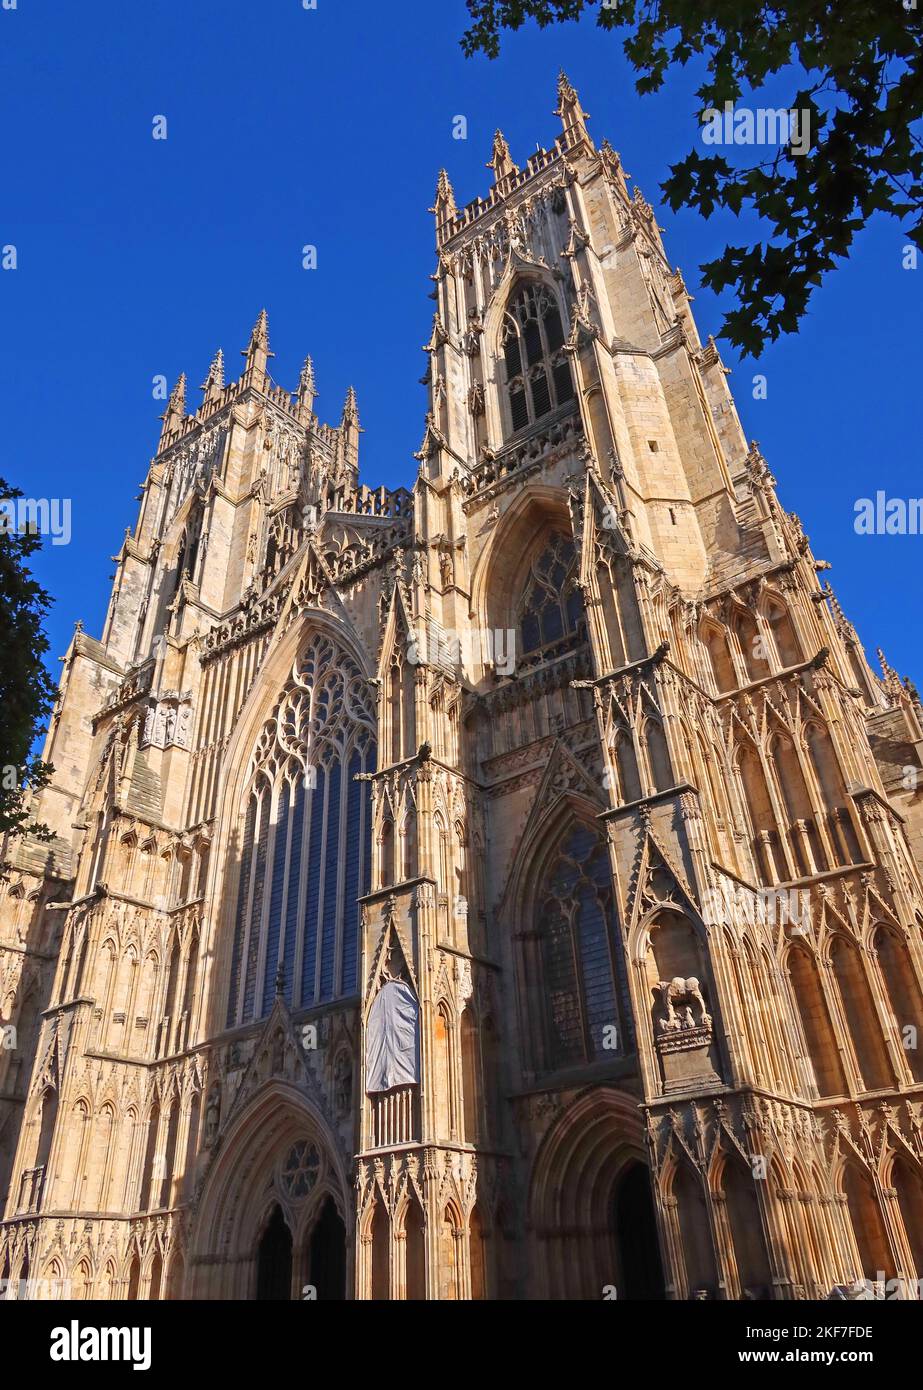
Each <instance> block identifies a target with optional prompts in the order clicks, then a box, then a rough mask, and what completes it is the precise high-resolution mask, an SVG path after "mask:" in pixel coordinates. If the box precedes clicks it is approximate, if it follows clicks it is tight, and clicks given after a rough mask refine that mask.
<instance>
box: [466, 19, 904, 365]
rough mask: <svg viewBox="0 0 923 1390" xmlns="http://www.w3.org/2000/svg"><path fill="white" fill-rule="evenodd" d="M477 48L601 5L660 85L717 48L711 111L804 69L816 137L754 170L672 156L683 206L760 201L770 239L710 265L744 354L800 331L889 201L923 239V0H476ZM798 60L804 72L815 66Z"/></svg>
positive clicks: (706, 93) (609, 26) (667, 189)
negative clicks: (731, 301) (729, 293)
mask: <svg viewBox="0 0 923 1390" xmlns="http://www.w3.org/2000/svg"><path fill="white" fill-rule="evenodd" d="M467 3H468V10H469V12H470V14H471V19H472V24H471V27H470V28H469V29H468V31H467V32H466V33H465V35H464V37H463V39H462V48H463V49H464V51H465V53H466V54H467V55H469V56H470V55H472V54H474V53H476V52H483V53H485V54H487V56H488V57H491V58H494V57H496V56H497V55H498V53H499V51H500V41H501V33H502V31H503V30H504V29H509V30H515V29H519V28H520V27H521V26H522V25H523V24H524V23H525V22H526V20H528V19H534V20H536V21H537V22H538V24H539V25H540V27H542V28H545V27H546V26H547V25H549V24H553V23H557V22H561V21H565V20H573V19H579V18H580V16H581V15H582V14H583V13H584V12H585V11H594V12H595V13H596V23H597V25H598V26H599V27H600V28H602V29H606V30H612V31H619V32H621V33H622V34H623V35H624V37H623V48H624V51H625V54H626V56H627V58H628V60H629V62H630V63H631V64H632V66H633V67H634V69H635V71H636V72H637V74H638V77H637V80H636V82H635V86H636V88H637V90H638V92H640V93H642V94H644V93H648V92H654V91H657V90H658V89H659V88H660V87H662V86H663V84H664V82H665V80H666V78H667V75H668V73H669V71H670V69H671V68H672V67H673V66H674V65H679V66H684V65H685V64H686V63H688V62H690V60H692V59H695V58H701V59H703V60H704V62H705V68H706V73H707V76H706V79H705V81H704V82H703V84H702V85H701V87H700V88H699V89H698V92H697V96H698V97H699V99H700V100H701V103H702V112H701V113H700V114H704V112H705V111H707V110H709V109H714V110H719V111H720V110H723V108H724V105H725V103H726V102H731V103H737V102H738V101H739V100H740V98H741V96H742V95H743V93H744V92H745V91H747V92H750V93H753V92H756V91H757V90H758V89H759V88H760V87H761V86H762V85H763V84H764V83H765V82H766V81H767V80H768V79H770V78H772V77H773V76H774V75H776V74H779V73H783V74H785V76H786V77H787V76H788V74H789V73H793V74H794V78H793V83H794V81H799V80H800V81H803V82H804V85H803V86H802V87H801V89H800V90H798V91H797V92H794V93H793V94H792V97H791V99H790V100H789V101H788V102H787V103H786V104H787V107H788V109H790V110H797V111H800V112H805V113H809V115H810V131H811V145H810V149H809V150H808V151H807V153H804V154H796V153H794V152H793V150H792V148H791V146H790V145H782V146H779V147H777V148H776V149H775V150H774V152H773V157H772V158H771V159H769V160H767V161H765V162H762V163H758V164H756V165H754V166H752V167H749V168H732V167H731V165H730V164H729V163H728V162H727V160H726V159H724V158H723V157H722V156H720V155H715V154H710V155H702V154H700V153H698V152H697V151H696V150H693V152H692V153H691V154H689V155H687V157H686V158H685V159H683V160H681V161H680V163H678V164H675V165H672V166H671V169H670V177H669V178H667V179H666V180H665V181H664V183H663V184H662V189H663V192H664V194H665V196H666V198H667V201H668V202H669V204H670V206H671V207H672V208H673V209H674V211H675V210H676V209H677V208H679V207H688V208H693V209H696V210H697V211H699V212H701V213H702V214H703V216H705V217H706V218H707V217H710V216H711V214H712V213H713V212H714V211H715V210H716V209H718V208H727V209H729V210H730V211H731V212H733V213H735V214H739V213H740V212H741V210H742V209H743V208H744V207H748V208H750V209H752V210H753V211H754V212H756V213H757V214H758V215H759V217H761V218H762V219H764V220H765V222H766V223H767V224H768V226H769V228H770V229H771V230H770V233H769V236H768V238H767V240H766V241H765V242H764V241H759V242H755V243H754V244H751V245H744V246H727V247H725V249H724V252H723V253H722V255H720V256H719V257H718V258H717V259H716V260H713V261H709V262H707V263H706V264H705V265H703V266H702V267H701V269H702V271H703V276H704V280H705V283H706V284H707V285H709V286H710V287H711V288H712V289H714V290H715V291H716V292H719V293H720V292H721V291H723V290H728V289H730V290H733V292H734V297H735V300H736V305H737V307H736V308H734V309H732V310H731V311H730V312H729V313H728V314H727V315H726V317H725V320H724V324H723V326H722V333H723V335H724V336H725V337H726V338H727V339H728V340H729V341H730V342H731V343H732V344H733V345H734V346H735V347H738V348H740V349H741V350H742V351H743V353H744V355H751V356H758V355H759V353H760V352H761V351H762V349H763V348H764V347H765V345H766V343H767V342H770V341H774V340H775V339H776V338H778V337H779V335H780V334H781V333H791V332H794V331H795V330H796V329H797V327H798V323H799V320H800V319H801V317H802V315H803V314H804V312H805V310H806V308H807V306H808V303H809V301H810V298H811V295H812V294H813V292H814V290H815V289H816V287H817V286H818V285H819V284H820V283H821V281H822V279H823V277H824V276H825V275H826V274H827V272H828V271H830V270H831V269H833V268H834V267H835V266H836V264H837V262H838V261H839V260H842V259H843V258H845V257H846V256H848V254H849V250H850V247H851V246H852V242H853V239H854V238H855V236H856V233H857V232H859V231H860V230H861V229H862V228H863V227H864V226H865V225H866V223H867V222H868V221H869V219H870V218H871V217H872V216H873V215H874V214H876V213H888V214H890V215H891V216H893V217H896V218H898V219H900V220H901V221H902V222H903V223H904V225H905V228H906V235H907V236H908V238H909V239H910V240H911V241H912V242H913V243H914V244H915V245H916V246H917V247H919V248H921V249H923V145H921V141H920V134H919V122H920V119H921V116H923V51H921V44H920V37H921V14H923V9H918V8H917V7H916V6H917V0H904V3H906V4H907V5H908V6H909V8H906V9H905V8H904V4H903V3H902V0H778V2H777V3H769V4H755V5H754V4H743V3H740V0H601V3H599V4H598V5H597V3H596V0H467ZM798 69H800V70H801V74H800V77H799V74H798Z"/></svg>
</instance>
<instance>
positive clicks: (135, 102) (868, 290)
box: [0, 0, 923, 683]
mask: <svg viewBox="0 0 923 1390" xmlns="http://www.w3.org/2000/svg"><path fill="white" fill-rule="evenodd" d="M465 25H466V11H465V8H464V5H463V4H462V3H461V0H439V3H434V0H403V3H400V4H380V3H369V2H368V0H363V3H360V4H351V3H347V2H346V0H317V8H316V9H315V10H305V9H304V8H303V7H302V4H301V0H268V3H262V4H252V3H249V4H245V3H243V0H220V3H219V0H195V3H190V2H189V0H186V2H185V3H182V2H181V0H159V2H158V0H144V3H125V0H121V3H120V4H116V3H114V0H98V3H95V4H92V5H82V4H73V3H70V4H65V3H64V0H55V2H54V3H49V4H39V3H38V0H19V8H18V9H17V10H14V11H6V10H0V118H2V129H3V133H4V153H5V159H4V178H3V185H2V191H0V245H3V244H8V243H13V244H15V245H16V247H17V251H18V258H19V268H18V269H17V270H16V271H13V272H10V271H7V272H0V314H2V322H3V332H2V336H0V367H2V370H0V391H2V405H3V437H2V453H0V473H2V474H3V475H5V477H6V478H7V480H8V481H9V482H11V483H16V484H18V485H19V486H20V487H22V488H23V489H24V490H25V492H26V493H27V494H28V495H30V496H42V497H70V498H71V499H72V515H73V523H72V524H73V535H72V540H71V542H70V544H69V545H67V546H59V547H51V546H46V548H45V550H44V552H43V553H42V555H41V556H40V557H39V559H38V561H37V563H36V566H35V570H36V573H37V575H38V577H39V578H40V579H41V581H42V582H43V583H44V584H45V585H46V587H47V588H48V589H50V590H51V592H52V594H53V595H54V596H55V600H56V602H55V606H54V609H53V612H52V614H51V617H50V621H49V624H48V629H49V636H50V640H51V648H52V650H51V664H52V667H53V669H54V670H55V672H57V670H58V669H59V668H58V666H57V663H56V661H55V660H54V658H55V657H57V656H58V655H60V654H61V653H62V652H63V651H64V649H65V647H66V645H67V642H68V640H69V637H70V634H71V631H72V629H73V623H74V620H75V619H76V618H78V617H80V618H82V619H83V620H84V623H85V625H86V627H87V630H88V631H90V632H91V633H95V634H98V633H99V631H100V628H101V624H102V620H103V616H104V612H105V606H106V601H107V597H108V592H109V583H108V579H109V577H110V576H111V574H112V570H113V566H112V565H111V564H110V563H109V560H108V557H109V556H110V555H112V554H114V553H115V551H117V550H118V548H119V545H120V543H121V538H122V535H123V532H124V529H125V527H126V526H127V525H130V524H133V522H134V518H135V514H136V504H135V502H134V500H133V499H134V498H135V495H136V494H137V492H138V484H139V483H140V482H141V481H142V479H143V478H144V476H145V473H146V470H147V466H148V461H149V458H150V456H151V454H152V452H153V450H154V448H155V446H156V441H157V433H158V429H159V425H158V420H157V416H158V415H159V414H160V412H161V411H162V409H163V404H162V403H161V402H158V401H155V400H154V399H152V378H153V377H154V376H155V375H156V374H159V373H163V374H164V375H166V376H167V377H168V378H169V380H170V382H171V384H172V382H173V381H174V380H175V378H176V377H177V376H178V374H179V372H180V371H181V370H185V371H186V372H187V374H188V377H189V381H190V385H191V386H192V387H193V388H196V387H198V384H199V383H200V382H201V381H203V380H204V378H205V374H206V371H207V369H208V364H209V362H210V360H211V358H212V356H213V354H214V352H215V349H216V348H217V347H218V346H221V347H223V348H224V351H225V356H226V359H227V361H228V368H229V372H231V373H233V374H235V375H236V373H237V371H238V370H239V367H238V364H239V362H240V358H239V356H238V352H239V350H240V349H241V348H242V347H244V345H245V344H246V341H247V338H248V335H249V331H250V328H251V326H252V324H253V321H254V319H255V318H256V315H257V313H258V311H259V309H260V308H261V306H263V305H265V306H266V308H267V309H268V311H269V317H270V336H271V341H272V347H273V349H274V350H275V353H276V358H275V361H274V363H272V364H271V369H272V372H273V375H274V377H275V379H276V380H278V381H279V382H280V383H282V384H285V385H287V386H289V387H290V388H292V389H294V387H295V384H296V382H297V378H298V370H299V367H300V364H301V361H302V359H303V356H304V354H305V353H306V352H310V353H311V354H312V355H313V357H314V361H315V367H316V372H317V380H318V385H319V393H320V394H319V398H318V401H317V409H318V412H319V414H320V415H321V418H323V419H326V420H328V421H329V422H331V423H336V422H337V421H338V419H339V414H340V410H341V407H342V401H343V397H344V395H345V392H346V388H347V386H348V385H349V384H350V382H353V383H354V384H355V386H356V390H357V393H358V399H359V408H360V414H361V417H362V424H363V426H364V428H365V431H366V432H365V435H364V436H363V449H362V456H361V461H362V472H363V479H364V481H365V482H367V483H370V484H378V483H386V484H388V485H391V486H394V485H397V484H399V483H403V484H409V483H410V482H411V480H412V478H413V476H414V473H415V470H416V463H415V460H414V459H413V457H412V455H413V451H414V450H415V449H416V448H417V447H418V446H419V442H420V439H421V437H422V433H423V416H424V411H425V393H424V388H423V387H422V386H421V385H419V384H418V382H419V377H420V376H421V375H422V372H423V369H424V366H425V359H424V356H423V353H422V352H421V351H420V348H421V345H422V344H423V343H424V342H425V341H426V340H427V338H428V336H429V328H430V322H431V316H432V311H433V305H432V303H431V301H430V300H429V299H428V298H427V295H428V293H429V291H430V290H431V289H432V285H431V282H430V280H429V275H430V273H431V271H432V270H433V266H434V244H433V230H432V219H431V218H430V216H429V215H428V213H427V208H428V207H429V206H430V205H431V204H432V200H433V193H434V189H435V184H436V176H437V172H438V170H439V168H440V166H441V165H445V166H446V168H447V169H448V170H449V174H450V176H451V178H452V181H453V183H454V186H455V191H456V196H457V197H458V199H459V201H460V202H467V201H469V200H470V199H471V198H473V197H475V196H476V195H477V194H479V193H484V192H485V191H486V189H487V187H488V179H489V174H488V171H487V170H486V169H485V167H484V164H485V161H486V160H487V159H488V158H489V155H490V145H491V138H492V135H493V131H494V128H495V127H496V126H500V127H502V128H503V130H504V132H505V133H506V135H507V137H508V139H509V141H510V144H511V146H512V152H513V156H514V158H516V159H517V160H518V161H519V162H520V163H521V162H523V161H524V160H525V158H526V157H527V155H528V154H529V153H530V152H531V151H532V150H534V148H535V145H536V143H537V142H541V143H542V144H544V145H546V146H547V145H549V144H550V143H551V141H552V140H553V138H554V136H555V135H556V133H557V132H558V130H559V128H560V127H559V122H558V121H557V119H556V117H555V116H554V115H552V111H553V109H554V106H555V82H556V74H557V71H558V69H559V67H561V66H562V65H563V66H564V68H565V69H566V71H567V72H568V75H569V76H570V78H571V80H572V81H573V82H574V83H575V85H576V86H577V88H578V90H579V91H580V94H581V97H582V100H583V103H584V105H585V107H586V108H587V109H588V110H589V111H590V113H591V114H592V120H591V123H590V129H591V132H592V133H593V134H594V136H595V138H596V139H597V141H600V140H602V138H603V137H604V136H608V138H609V139H610V140H611V142H612V144H613V145H614V146H615V147H616V149H618V150H619V151H620V153H621V155H622V158H623V161H624V164H625V167H626V169H627V170H628V171H629V172H630V173H631V174H632V175H633V176H634V177H635V179H636V180H637V182H638V183H639V185H640V187H641V188H642V190H643V191H644V192H645V194H646V195H647V197H648V198H650V200H651V201H652V202H653V203H654V204H655V206H660V196H659V192H658V184H659V182H660V180H661V179H662V178H663V177H664V176H665V174H666V171H667V167H668V165H669V164H670V163H671V162H674V161H675V160H677V159H678V158H679V157H681V156H682V155H683V154H685V153H686V152H687V150H688V149H689V148H690V147H691V146H692V145H693V143H694V142H695V141H696V138H697V128H696V126H695V123H694V121H695V111H696V103H695V100H694V97H693V91H694V88H695V86H696V81H695V80H694V77H693V75H692V74H691V73H685V74H680V75H679V77H671V78H670V80H669V82H668V85H667V88H666V91H665V92H664V93H661V94H658V96H656V97H653V98H651V97H648V98H644V99H642V98H639V97H638V96H637V95H636V93H635V91H634V88H633V82H632V75H631V72H630V70H629V69H628V67H627V65H626V63H625V61H624V59H623V58H622V55H621V51H620V47H619V44H618V42H617V41H616V40H614V39H613V38H612V37H611V36H606V35H602V34H600V33H599V32H598V31H597V30H596V29H595V27H594V26H593V25H592V24H587V23H581V24H580V25H574V24H570V25H566V26H554V27H553V28H550V29H548V30H546V31H544V32H543V33H539V32H538V30H537V29H535V28H534V27H531V26H530V27H529V28H528V29H526V30H523V31H521V32H520V33H519V34H516V35H512V36H510V37H509V39H508V40H507V42H506V44H505V48H504V54H503V56H502V57H501V58H500V59H499V60H497V61H495V62H493V63H491V62H488V61H487V60H486V59H484V58H477V59H472V60H469V59H465V58H464V57H463V55H462V53H461V50H460V48H459V45H458V38H459V36H460V34H461V32H462V31H463V29H464V28H465ZM157 115H165V116H166V117H167V121H168V138H167V140H166V141H155V140H153V139H152V135H151V131H152V121H153V118H154V117H155V116H157ZM457 115H464V116H466V117H467V120H468V139H467V140H466V141H460V140H456V139H453V135H452V131H453V118H454V117H455V116H457ZM659 218H660V222H661V224H662V226H663V227H664V229H665V239H666V245H667V251H668V254H669V256H670V258H671V260H672V261H673V263H674V264H678V265H679V266H680V267H681V268H682V269H683V271H684V274H685V276H686V280H687V284H688V285H689V286H690V288H691V289H692V292H693V293H694V295H695V306H694V307H695V311H696V315H697V319H698V324H699V329H700V332H701V333H702V336H703V337H704V336H705V335H706V334H707V333H709V332H713V331H717V328H718V324H719V322H720V317H721V315H720V310H719V305H718V303H717V302H716V300H715V298H714V296H713V295H712V294H711V293H710V292H708V291H706V290H704V289H700V288H698V284H699V274H698V269H697V266H698V263H699V262H700V261H703V260H706V259H708V258H709V257H710V256H713V255H715V254H717V252H718V251H719V250H720V249H721V247H722V246H723V244H724V241H725V239H726V238H727V237H728V236H730V237H731V238H733V239H734V240H743V237H742V236H741V231H742V230H743V232H744V233H745V234H746V231H747V229H746V226H744V228H743V229H742V228H741V227H739V226H738V225H736V224H735V223H734V222H733V220H732V219H728V220H727V221H720V220H717V219H713V221H712V222H711V223H705V222H703V221H702V220H701V219H700V218H699V217H698V216H697V215H695V214H693V213H682V214H680V215H678V216H674V215H673V214H671V213H670V212H669V211H667V210H666V209H665V208H663V207H660V212H659ZM306 243H310V244H313V245H315V246H316V247H317V252H318V267H317V269H316V270H313V271H306V270H304V269H302V265H301V248H302V246H303V245H305V244H306ZM903 243H904V238H903V237H902V236H901V232H900V229H899V227H898V226H897V225H896V224H894V223H892V222H890V221H882V222H879V223H878V224H876V225H875V226H873V227H872V228H870V229H869V230H868V231H867V232H866V233H865V234H864V235H863V236H862V238H861V239H860V241H859V243H858V248H857V250H856V252H855V254H854V256H853V258H852V260H851V261H850V262H849V263H848V264H847V265H846V266H845V267H843V268H841V269H840V270H839V271H837V272H836V273H835V274H834V276H833V277H832V278H831V279H830V280H829V281H828V283H827V284H826V285H825V287H824V288H823V289H822V291H821V292H820V293H819V295H818V296H817V298H816V299H815V302H814V304H813V306H812V309H811V313H810V317H809V319H808V320H807V321H806V323H805V325H804V328H803V330H802V332H801V333H800V334H799V335H798V336H797V337H789V338H787V339H785V340H784V341H782V342H781V343H779V344H778V345H776V346H775V347H773V348H772V349H771V350H769V351H768V352H767V353H766V354H765V356H764V358H763V359H762V360H761V362H760V363H759V364H758V365H754V364H752V363H744V364H740V365H739V364H738V363H737V361H736V359H735V358H734V355H733V354H732V353H730V351H729V350H727V349H726V348H725V349H724V354H725V360H726V362H727V364H728V365H729V366H731V367H732V368H734V371H733V375H732V377H731V386H732V389H734V391H735V394H736V396H737V402H738V406H739V409H740V411H741V415H742V418H743V422H744V428H745V430H746V432H747V435H748V436H749V437H750V438H756V439H757V440H759V442H760V445H761V447H762V449H763V452H764V453H765V455H766V457H767V459H768V461H769V464H770V467H771V468H772V469H773V471H774V472H775V474H776V476H777V477H778V480H779V486H780V492H781V497H782V500H783V503H784V504H785V505H786V506H788V507H789V508H791V509H793V510H795V511H797V512H798V513H799V514H800V516H801V517H802V520H803V522H804V524H805V527H806V529H807V531H808V533H809V535H810V536H811V539H812V542H813V545H814V549H815V552H816V554H817V555H818V556H819V557H821V558H824V559H827V560H829V561H831V562H832V564H833V570H832V572H831V574H830V576H829V577H830V578H831V580H832V582H833V584H834V586H835V588H836V590H837V592H838V594H839V597H840V600H841V602H842V603H843V606H844V608H845V609H846V611H847V613H848V614H849V616H850V617H851V618H852V619H853V621H854V622H855V623H856V624H857V626H858V628H859V632H860V635H861V636H862V637H863V640H864V641H865V643H866V647H867V649H868V650H869V651H870V653H874V649H875V647H876V646H878V645H882V646H883V647H884V648H885V650H886V652H887V654H888V656H889V658H890V660H891V662H892V664H893V665H895V666H896V667H897V668H898V669H899V670H900V671H901V672H904V673H907V674H910V675H911V676H913V677H914V678H915V679H916V680H917V681H918V682H921V683H923V667H921V663H920V661H919V659H918V652H917V641H918V635H919V630H920V616H919V613H920V591H921V584H920V554H921V548H923V536H916V537H914V536H905V537H890V536H881V537H874V536H873V537H864V536H857V535H856V534H855V532H854V529H853V519H854V507H853V504H854V502H855V500H856V499H857V498H858V497H862V496H874V493H875V491H876V490H877V489H879V488H882V489H885V491H886V492H887V494H888V495H889V496H897V497H903V498H907V497H915V496H920V495H921V494H923V476H921V469H920V429H919V407H918V402H919V398H920V366H921V355H920V348H919V322H920V285H921V283H923V267H921V269H920V270H918V271H916V272H911V271H906V270H903V269H902V268H901V248H902V245H903ZM755 371H760V372H764V373H765V374H766V376H767V378H768V399H767V400H765V401H757V400H754V399H753V398H752V376H753V373H754V372H755ZM190 399H191V401H192V402H193V407H194V405H195V404H196V403H197V402H198V400H199V396H198V393H197V391H196V390H195V389H193V390H192V391H191V392H190Z"/></svg>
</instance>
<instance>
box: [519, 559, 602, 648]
mask: <svg viewBox="0 0 923 1390" xmlns="http://www.w3.org/2000/svg"><path fill="white" fill-rule="evenodd" d="M517 618H518V622H519V637H520V641H521V642H522V650H523V653H524V654H525V655H528V654H529V653H531V652H537V651H539V650H541V649H542V648H545V647H551V646H552V645H553V644H555V643H558V642H561V641H563V640H564V639H565V638H567V639H573V638H579V637H582V636H583V635H584V633H585V628H586V619H585V615H584V609H583V596H582V595H581V593H580V590H579V588H578V587H577V553H576V551H575V550H574V544H573V541H572V540H571V539H570V538H569V537H568V536H565V535H563V534H562V533H561V532H560V531H552V532H551V533H550V535H549V536H548V539H547V541H546V543H545V545H544V547H543V549H542V550H541V551H540V552H539V553H538V555H537V556H536V558H535V560H534V561H533V562H532V566H531V569H530V570H529V577H528V579H527V580H526V582H525V585H524V587H523V591H522V596H521V598H520V601H519V609H518V613H517Z"/></svg>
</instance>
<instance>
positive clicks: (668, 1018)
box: [657, 975, 711, 1033]
mask: <svg viewBox="0 0 923 1390" xmlns="http://www.w3.org/2000/svg"><path fill="white" fill-rule="evenodd" d="M657 989H658V991H659V992H660V999H661V1004H662V1007H663V1017H662V1018H661V1019H660V1020H659V1025H658V1026H659V1030H660V1032H661V1033H676V1032H680V1031H681V1030H683V1029H686V1028H710V1027H711V1015H710V1014H709V1012H708V1010H707V1009H706V1007H705V1000H704V999H703V997H702V991H701V989H700V988H699V982H698V980H697V979H696V978H695V976H694V975H690V976H689V978H688V979H686V980H684V979H683V977H682V976H681V975H677V976H675V977H674V978H673V979H672V980H660V981H658V984H657ZM693 1005H696V1006H697V1007H698V1010H699V1018H698V1020H697V1019H696V1018H695V1015H694V1014H693Z"/></svg>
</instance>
